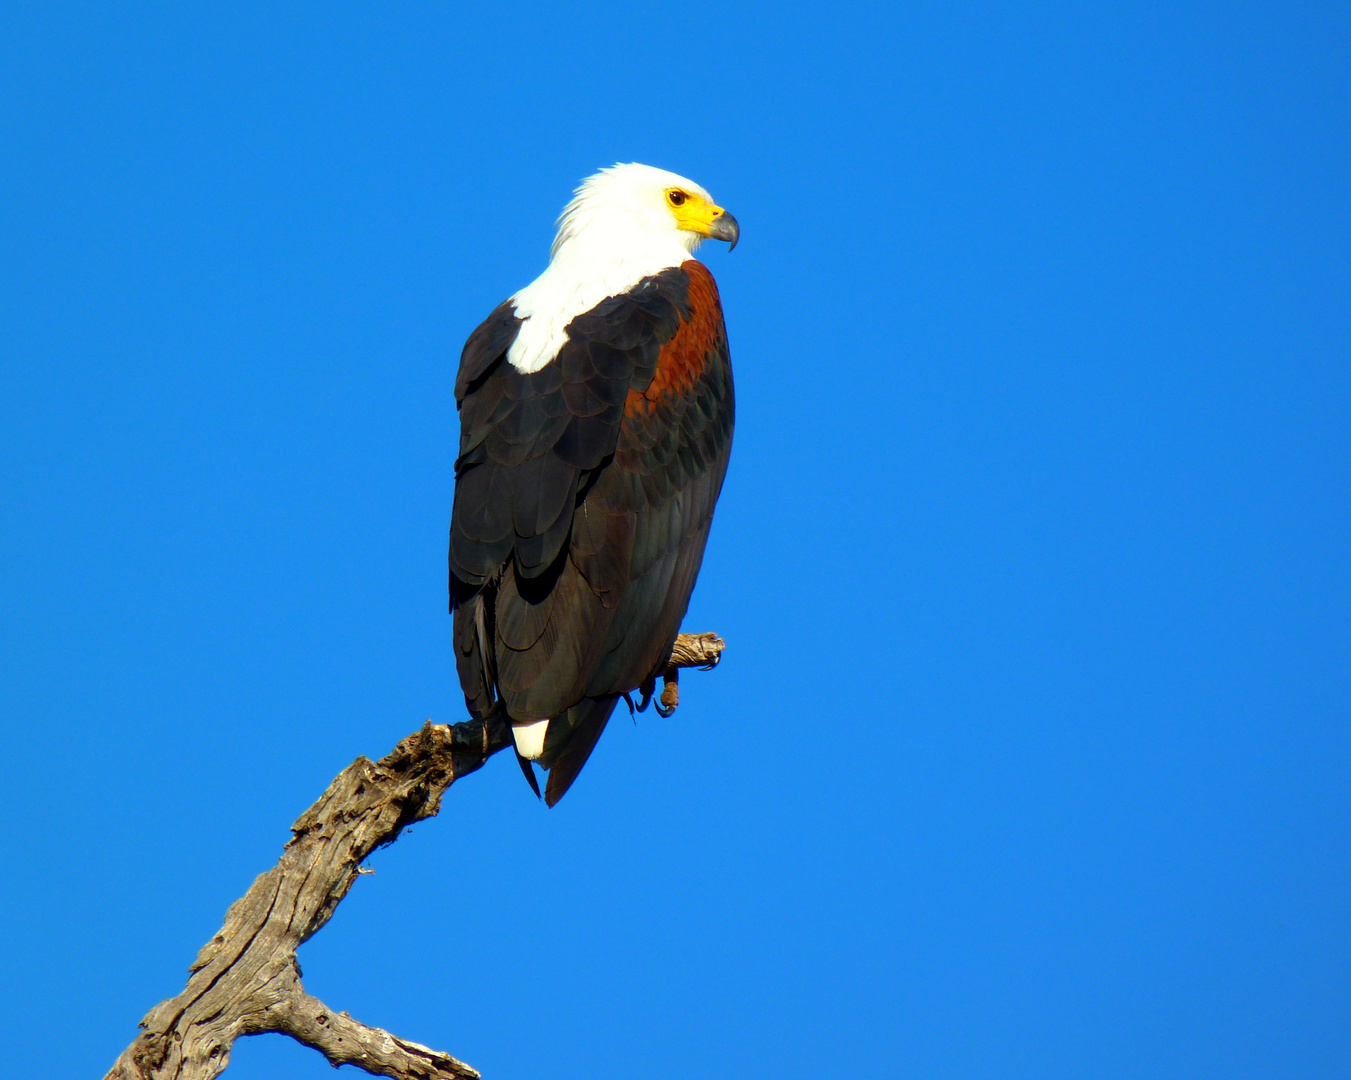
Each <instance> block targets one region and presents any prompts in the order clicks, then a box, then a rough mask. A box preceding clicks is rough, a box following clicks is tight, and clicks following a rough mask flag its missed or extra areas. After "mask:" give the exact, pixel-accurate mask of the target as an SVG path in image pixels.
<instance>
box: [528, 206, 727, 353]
mask: <svg viewBox="0 0 1351 1080" xmlns="http://www.w3.org/2000/svg"><path fill="white" fill-rule="evenodd" d="M569 209H570V210H571V209H572V208H569ZM607 210H608V211H609V212H606V211H607ZM699 242H700V237H699V236H698V235H697V234H695V233H691V232H683V231H679V230H675V229H658V230H654V229H652V228H650V227H648V226H647V225H646V224H645V223H644V222H643V221H641V220H640V219H638V218H637V217H635V216H633V215H632V214H628V213H625V212H623V211H622V210H615V209H611V208H605V207H602V208H596V209H594V210H590V209H589V208H586V207H582V208H579V209H577V210H576V211H575V212H570V213H566V214H565V215H564V217H563V219H562V221H561V222H560V227H559V230H558V237H557V239H555V240H554V246H553V252H552V258H551V259H550V260H549V266H548V269H546V270H545V271H544V273H542V274H540V276H539V277H537V278H536V279H535V280H534V281H532V282H531V283H530V284H529V285H527V286H526V287H525V288H524V289H522V290H521V291H520V292H518V293H517V294H516V295H515V296H513V297H512V302H513V304H514V305H515V308H516V315H517V317H518V318H520V319H523V320H525V321H524V322H523V323H522V324H521V329H520V332H519V333H518V334H517V335H516V340H515V341H514V342H512V345H511V348H510V350H508V352H507V362H508V363H509V364H511V366H512V367H514V368H515V369H516V370H517V371H521V372H531V371H538V370H539V369H540V368H542V367H544V365H545V364H547V363H549V362H550V361H551V360H552V359H553V358H554V357H555V356H557V355H558V350H559V349H561V348H562V347H563V343H564V342H565V341H566V340H567V325H568V323H570V322H572V320H573V319H575V318H576V317H577V316H578V315H581V314H583V313H584V312H587V311H590V310H591V309H592V308H593V307H595V306H596V305H597V304H599V303H600V302H601V301H602V300H604V299H605V298H606V297H609V296H615V295H617V294H618V293H622V292H627V291H628V290H629V289H631V288H633V287H634V286H635V285H637V284H638V282H640V281H642V279H643V278H645V277H648V276H649V275H651V274H656V273H659V272H660V271H662V270H665V269H667V268H669V267H672V266H679V265H680V264H681V263H683V262H684V261H685V260H686V259H688V258H689V257H690V256H691V255H692V254H693V253H694V249H695V248H697V247H698V246H699Z"/></svg>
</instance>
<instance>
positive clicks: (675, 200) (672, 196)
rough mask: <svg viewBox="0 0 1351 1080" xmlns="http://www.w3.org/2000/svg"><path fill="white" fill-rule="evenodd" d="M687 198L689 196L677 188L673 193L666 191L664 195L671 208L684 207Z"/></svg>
mask: <svg viewBox="0 0 1351 1080" xmlns="http://www.w3.org/2000/svg"><path fill="white" fill-rule="evenodd" d="M688 198H689V196H688V195H686V194H685V193H684V192H683V191H681V190H680V189H678V188H677V189H675V190H673V191H668V192H667V193H666V201H667V202H669V203H670V204H671V205H672V206H684V205H685V200H686V199H688Z"/></svg>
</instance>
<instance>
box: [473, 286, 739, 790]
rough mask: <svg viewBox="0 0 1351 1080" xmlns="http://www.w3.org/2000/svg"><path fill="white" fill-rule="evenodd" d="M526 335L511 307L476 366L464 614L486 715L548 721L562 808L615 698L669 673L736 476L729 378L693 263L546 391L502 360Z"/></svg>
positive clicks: (636, 300) (614, 310)
mask: <svg viewBox="0 0 1351 1080" xmlns="http://www.w3.org/2000/svg"><path fill="white" fill-rule="evenodd" d="M517 326H519V320H516V319H515V316H514V314H513V313H512V312H511V310H510V307H509V305H503V307H502V308H499V309H498V311H496V312H494V314H493V316H491V317H490V319H489V320H488V322H486V323H485V324H484V326H483V327H480V328H479V330H478V331H476V332H475V334H474V336H473V337H471V338H470V342H469V344H468V345H466V348H465V355H464V358H463V359H462V362H461V371H460V378H459V380H458V381H457V385H456V395H457V398H458V400H459V402H460V416H461V442H460V457H459V460H458V461H457V463H456V487H455V510H454V516H453V519H452V525H451V544H450V571H451V578H450V585H451V607H452V610H453V611H454V612H455V641H456V653H457V663H458V667H459V672H460V681H461V685H462V687H463V689H464V692H465V700H466V703H467V704H468V706H469V709H470V712H471V713H473V714H474V715H475V716H481V715H484V714H485V713H486V712H487V711H488V710H489V709H490V708H492V706H493V704H494V702H495V701H496V700H497V699H499V698H500V700H501V701H502V702H503V703H504V704H505V706H506V708H507V712H508V714H509V715H510V716H511V717H512V718H513V719H515V720H518V721H529V720H541V719H546V718H548V719H550V720H551V723H550V725H549V728H548V733H547V736H546V739H545V748H544V757H543V759H542V763H543V764H545V765H546V766H552V768H551V772H550V777H549V785H548V790H547V792H546V799H547V801H548V802H549V803H550V804H551V805H552V804H553V803H554V802H556V801H557V799H558V798H560V797H561V796H562V794H563V792H564V791H566V789H567V787H568V785H569V784H570V783H571V782H572V779H573V778H574V777H575V776H576V774H577V772H578V771H579V770H580V769H581V767H582V765H583V764H585V761H586V758H587V756H588V755H589V753H590V751H591V748H592V746H594V744H595V741H596V739H597V738H599V736H600V732H601V731H602V730H603V729H604V727H605V722H606V720H607V719H608V717H609V714H610V711H611V709H613V707H614V702H615V700H616V698H617V695H619V694H622V693H624V692H626V691H629V690H632V689H635V688H636V687H638V686H639V685H640V684H641V683H643V682H644V681H646V680H647V679H648V678H650V677H651V676H652V675H654V674H655V673H657V672H658V671H659V670H660V668H661V667H662V666H663V665H664V664H665V662H666V659H667V657H668V656H669V655H670V650H671V646H672V644H673V643H674V641H675V636H676V634H677V633H678V632H679V629H680V620H681V619H682V618H683V616H684V614H685V609H686V607H687V606H688V603H689V598H690V593H691V591H692V590H693V588H694V580H695V577H696V575H697V574H698V572H699V565H700V562H701V561H702V558H703V551H704V544H705V542H706V541H707V538H708V529H709V525H710V523H711V521H712V516H713V506H714V503H715V502H716V500H717V497H718V491H719V490H720V488H721V486H722V480H723V476H724V474H725V473H726V468H727V458H728V453H729V451H730V448H731V435H732V421H733V397H732V376H731V367H730V363H729V361H728V353H727V338H726V333H725V330H724V327H723V319H722V309H721V305H720V303H719V301H718V294H717V288H716V286H715V285H714V283H713V279H712V276H711V275H710V274H709V273H708V271H707V269H705V268H704V267H703V266H702V264H700V263H698V262H695V261H693V260H691V261H690V262H687V263H685V264H684V265H683V266H681V267H679V268H674V269H671V270H667V271H663V272H662V273H661V274H658V275H656V276H654V277H652V278H647V279H645V280H644V281H643V282H641V283H640V284H639V285H638V286H637V287H636V288H635V289H633V290H632V291H630V292H629V293H625V294H623V295H621V296H616V297H612V298H610V299H609V300H606V301H604V302H603V303H602V304H600V305H599V306H598V307H596V308H595V309H593V310H592V311H590V312H588V313H586V314H585V315H582V316H579V317H578V318H577V319H575V320H574V321H573V322H572V324H571V325H570V326H569V328H568V332H569V340H568V342H567V343H566V344H565V345H564V346H563V348H562V349H561V350H560V352H559V355H558V357H557V358H555V360H553V361H552V362H551V363H550V364H548V365H546V366H545V367H544V368H543V369H541V370H540V371H538V372H535V373H533V374H529V375H523V374H521V373H520V372H517V371H516V370H515V369H514V368H512V367H511V366H510V365H509V364H508V363H506V361H505V358H504V356H505V352H506V349H507V348H508V347H509V346H510V342H511V340H512V339H513V338H514V336H515V331H516V327H517ZM489 351H492V352H495V353H496V355H495V356H485V353H487V352H489Z"/></svg>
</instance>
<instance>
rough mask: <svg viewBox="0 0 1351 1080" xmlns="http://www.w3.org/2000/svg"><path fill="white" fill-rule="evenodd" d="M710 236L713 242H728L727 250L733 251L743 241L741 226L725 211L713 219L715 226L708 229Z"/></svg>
mask: <svg viewBox="0 0 1351 1080" xmlns="http://www.w3.org/2000/svg"><path fill="white" fill-rule="evenodd" d="M708 235H709V237H710V238H711V239H713V240H726V241H727V250H728V251H731V250H732V249H733V248H734V247H736V242H737V241H738V240H740V239H741V226H740V225H738V224H737V223H736V218H734V217H733V216H732V215H731V214H729V213H728V212H727V211H726V210H724V211H723V212H722V213H721V214H719V215H718V216H717V217H716V218H714V219H713V224H712V225H710V226H709V227H708Z"/></svg>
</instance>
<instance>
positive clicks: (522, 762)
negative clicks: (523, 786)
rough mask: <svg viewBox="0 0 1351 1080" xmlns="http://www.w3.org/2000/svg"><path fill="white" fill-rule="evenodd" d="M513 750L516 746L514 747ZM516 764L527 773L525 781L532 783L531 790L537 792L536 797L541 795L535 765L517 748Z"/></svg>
mask: <svg viewBox="0 0 1351 1080" xmlns="http://www.w3.org/2000/svg"><path fill="white" fill-rule="evenodd" d="M512 749H513V750H514V749H515V747H513V748H512ZM516 764H518V765H519V766H520V767H521V772H523V773H525V781H526V783H527V784H529V785H530V790H531V791H533V792H534V793H535V798H537V799H538V798H539V797H540V793H539V781H538V780H536V779H535V767H534V766H533V765H531V764H530V759H529V758H527V757H522V756H521V752H520V751H519V750H516Z"/></svg>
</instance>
